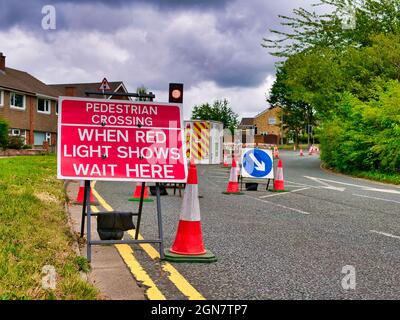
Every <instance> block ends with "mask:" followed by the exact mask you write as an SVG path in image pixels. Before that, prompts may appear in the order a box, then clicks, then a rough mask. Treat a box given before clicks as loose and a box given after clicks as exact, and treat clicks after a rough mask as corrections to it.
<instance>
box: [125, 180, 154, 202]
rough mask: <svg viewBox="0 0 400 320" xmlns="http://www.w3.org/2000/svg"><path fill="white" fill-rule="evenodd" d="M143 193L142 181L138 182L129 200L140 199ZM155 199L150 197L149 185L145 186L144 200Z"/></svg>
mask: <svg viewBox="0 0 400 320" xmlns="http://www.w3.org/2000/svg"><path fill="white" fill-rule="evenodd" d="M141 194H142V183H141V182H138V183H136V188H135V191H134V193H133V195H132V197H130V198H129V199H128V200H129V201H140V196H141ZM153 201H154V199H151V198H149V187H144V195H143V202H153Z"/></svg>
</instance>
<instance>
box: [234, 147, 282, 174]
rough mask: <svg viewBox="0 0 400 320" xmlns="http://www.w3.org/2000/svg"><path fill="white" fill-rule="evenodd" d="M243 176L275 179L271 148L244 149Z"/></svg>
mask: <svg viewBox="0 0 400 320" xmlns="http://www.w3.org/2000/svg"><path fill="white" fill-rule="evenodd" d="M242 176H243V177H247V178H264V179H273V178H274V170H273V158H272V151H271V150H264V149H250V148H246V149H243V150H242Z"/></svg>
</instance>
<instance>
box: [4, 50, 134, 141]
mask: <svg viewBox="0 0 400 320" xmlns="http://www.w3.org/2000/svg"><path fill="white" fill-rule="evenodd" d="M99 86H100V83H95V82H94V83H77V84H57V85H46V84H45V83H43V82H42V81H40V80H39V79H37V78H35V77H33V76H32V75H30V74H29V73H27V72H24V71H20V70H16V69H12V68H8V67H6V57H5V56H4V55H3V54H2V53H0V118H2V119H5V120H7V121H8V123H9V134H10V136H20V137H21V138H22V140H23V142H24V143H25V144H29V145H33V146H42V145H43V142H45V141H47V142H48V143H49V146H55V145H56V144H57V121H58V97H59V96H77V97H85V96H86V95H85V91H97V90H98V88H99ZM110 87H111V91H113V92H120V93H121V92H125V93H126V92H127V90H126V88H125V85H124V84H123V82H122V81H116V82H110ZM93 97H96V98H101V97H102V96H93ZM107 98H111V97H107ZM114 98H115V99H128V98H127V97H114Z"/></svg>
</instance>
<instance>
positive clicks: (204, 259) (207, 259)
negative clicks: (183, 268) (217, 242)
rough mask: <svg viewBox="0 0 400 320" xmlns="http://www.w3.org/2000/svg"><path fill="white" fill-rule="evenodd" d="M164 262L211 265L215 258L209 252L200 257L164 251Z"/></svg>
mask: <svg viewBox="0 0 400 320" xmlns="http://www.w3.org/2000/svg"><path fill="white" fill-rule="evenodd" d="M164 256H165V258H164V260H166V261H171V262H182V263H184V262H186V263H188V262H189V263H191V262H192V263H212V262H216V261H217V257H216V256H215V255H214V254H213V253H212V252H211V251H209V250H207V251H206V253H204V254H201V255H195V256H192V255H191V256H189V255H181V254H176V253H173V252H171V251H170V250H169V249H165V250H164Z"/></svg>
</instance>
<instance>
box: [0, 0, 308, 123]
mask: <svg viewBox="0 0 400 320" xmlns="http://www.w3.org/2000/svg"><path fill="white" fill-rule="evenodd" d="M310 3H315V1H312V0H280V1H272V0H232V1H228V0H199V1H194V0H147V1H146V0H136V1H135V0H131V1H128V0H109V1H108V0H97V1H95V0H93V1H91V0H64V1H61V0H29V1H26V0H0V52H3V53H4V54H5V55H6V56H7V60H6V64H7V66H8V67H11V68H15V69H19V70H24V71H27V72H29V73H31V74H33V75H34V76H36V77H37V78H39V79H41V80H42V81H44V82H46V83H74V82H96V81H100V80H101V79H102V78H103V77H107V79H108V80H109V81H116V80H122V81H124V83H125V84H126V86H127V88H128V90H129V91H135V90H136V88H137V87H138V86H140V85H144V86H145V87H147V88H149V90H151V91H153V92H155V94H156V97H157V100H158V101H166V100H167V90H168V83H170V82H183V83H184V84H185V96H184V110H185V118H188V117H190V110H191V108H192V107H193V105H195V104H201V103H203V102H212V101H213V100H215V99H224V98H226V99H228V100H229V102H230V104H231V106H232V108H233V109H234V110H235V111H236V112H237V113H239V115H240V117H242V116H253V115H255V114H256V113H258V112H260V111H262V110H263V109H264V108H265V107H266V106H267V104H266V102H265V95H266V93H267V92H268V90H269V88H270V86H271V84H272V83H273V81H274V74H275V67H274V63H275V61H276V60H275V58H274V57H272V56H271V55H269V54H268V51H267V50H266V49H265V48H263V47H262V46H261V42H262V38H263V37H268V35H269V31H268V30H269V29H270V28H277V27H278V21H279V19H278V17H277V16H278V14H289V13H290V12H291V11H292V10H293V8H297V7H299V6H303V7H308V6H309V4H310ZM44 5H53V6H54V7H55V9H56V30H44V29H43V28H42V19H43V17H44V14H42V12H41V11H42V8H43V6H44Z"/></svg>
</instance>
